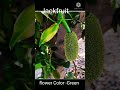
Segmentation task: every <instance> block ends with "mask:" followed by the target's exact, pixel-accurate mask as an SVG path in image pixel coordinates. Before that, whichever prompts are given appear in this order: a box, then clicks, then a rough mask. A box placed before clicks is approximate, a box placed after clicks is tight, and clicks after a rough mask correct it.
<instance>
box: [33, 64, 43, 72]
mask: <svg viewBox="0 0 120 90" xmlns="http://www.w3.org/2000/svg"><path fill="white" fill-rule="evenodd" d="M41 67H43V65H42V64H41V63H37V64H35V70H37V69H39V68H41Z"/></svg>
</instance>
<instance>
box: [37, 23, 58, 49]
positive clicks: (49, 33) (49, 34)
mask: <svg viewBox="0 0 120 90" xmlns="http://www.w3.org/2000/svg"><path fill="white" fill-rule="evenodd" d="M58 29H59V24H58V23H54V24H52V25H51V26H50V27H49V28H47V29H46V30H45V31H44V32H43V33H42V35H41V39H40V42H39V47H40V46H41V45H42V44H44V43H46V42H48V41H50V40H51V39H52V38H53V37H54V36H55V34H56V33H57V31H58Z"/></svg>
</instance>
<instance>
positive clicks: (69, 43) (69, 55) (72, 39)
mask: <svg viewBox="0 0 120 90" xmlns="http://www.w3.org/2000/svg"><path fill="white" fill-rule="evenodd" d="M64 50H65V56H66V59H67V60H68V61H73V60H75V59H76V58H77V56H78V38H77V35H76V33H75V32H73V31H72V32H70V33H66V35H65V37H64Z"/></svg>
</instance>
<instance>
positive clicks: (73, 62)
mask: <svg viewBox="0 0 120 90" xmlns="http://www.w3.org/2000/svg"><path fill="white" fill-rule="evenodd" d="M73 64H74V68H75V77H76V78H77V71H76V70H77V68H76V65H75V62H74V61H73Z"/></svg>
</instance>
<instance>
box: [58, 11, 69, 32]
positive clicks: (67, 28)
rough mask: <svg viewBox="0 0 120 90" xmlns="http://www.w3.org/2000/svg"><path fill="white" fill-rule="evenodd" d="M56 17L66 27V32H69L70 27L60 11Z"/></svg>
mask: <svg viewBox="0 0 120 90" xmlns="http://www.w3.org/2000/svg"><path fill="white" fill-rule="evenodd" d="M58 19H60V20H61V22H62V24H63V25H64V27H65V29H66V32H67V33H70V32H71V30H70V27H69V26H68V24H67V22H66V20H65V18H64V17H63V14H62V13H61V12H60V13H59V14H58Z"/></svg>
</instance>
